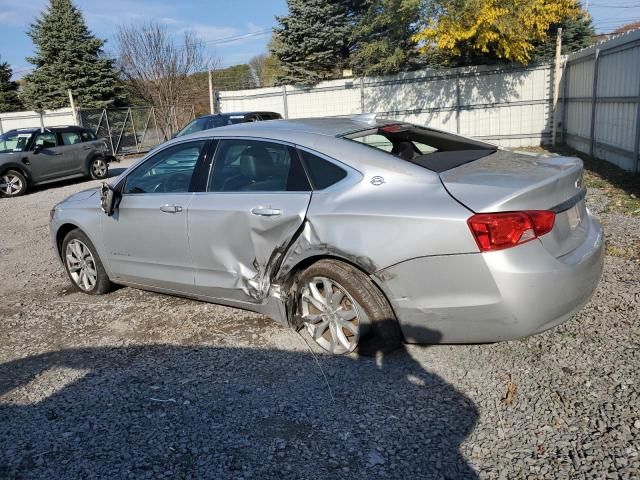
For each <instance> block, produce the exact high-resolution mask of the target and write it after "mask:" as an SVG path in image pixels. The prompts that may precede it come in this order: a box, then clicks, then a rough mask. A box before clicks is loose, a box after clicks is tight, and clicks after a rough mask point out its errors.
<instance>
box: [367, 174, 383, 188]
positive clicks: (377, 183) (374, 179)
mask: <svg viewBox="0 0 640 480" xmlns="http://www.w3.org/2000/svg"><path fill="white" fill-rule="evenodd" d="M383 183H386V182H385V181H384V177H380V176H376V177H372V178H371V185H375V186H376V187H379V186H380V185H382V184H383Z"/></svg>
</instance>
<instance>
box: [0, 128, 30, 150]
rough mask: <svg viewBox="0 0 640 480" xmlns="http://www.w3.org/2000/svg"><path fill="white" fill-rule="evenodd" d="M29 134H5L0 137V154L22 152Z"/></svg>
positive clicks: (27, 141)
mask: <svg viewBox="0 0 640 480" xmlns="http://www.w3.org/2000/svg"><path fill="white" fill-rule="evenodd" d="M29 138H31V133H20V132H7V133H3V134H2V135H0V153H10V152H24V151H25V150H26V148H27V143H29Z"/></svg>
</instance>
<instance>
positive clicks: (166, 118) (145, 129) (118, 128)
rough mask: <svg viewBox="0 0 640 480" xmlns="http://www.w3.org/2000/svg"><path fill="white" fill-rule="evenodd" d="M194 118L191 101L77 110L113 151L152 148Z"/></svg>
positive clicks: (81, 121)
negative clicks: (187, 102)
mask: <svg viewBox="0 0 640 480" xmlns="http://www.w3.org/2000/svg"><path fill="white" fill-rule="evenodd" d="M194 118H195V109H194V107H193V106H192V105H184V106H174V105H171V106H168V107H129V108H113V109H87V110H80V111H79V112H78V122H79V123H80V125H81V126H83V127H86V128H90V129H91V130H93V131H94V132H95V133H96V135H97V136H98V137H99V138H105V139H106V140H107V144H108V145H109V147H110V148H111V152H112V153H113V154H114V155H128V154H133V153H142V152H146V151H149V150H150V149H152V148H153V147H155V146H156V145H159V144H160V143H162V142H165V141H167V140H169V139H170V138H171V137H173V135H174V134H175V133H176V132H178V131H179V130H180V129H181V128H182V127H184V126H185V125H186V124H187V123H188V122H190V121H191V120H193V119H194Z"/></svg>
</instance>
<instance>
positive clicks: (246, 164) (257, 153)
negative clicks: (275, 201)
mask: <svg viewBox="0 0 640 480" xmlns="http://www.w3.org/2000/svg"><path fill="white" fill-rule="evenodd" d="M239 160H240V174H239V175H237V176H234V177H232V178H230V179H229V180H227V181H226V182H225V183H224V188H223V190H224V191H238V190H240V191H249V190H254V191H258V190H266V191H268V190H274V189H277V187H278V185H277V184H278V181H277V178H276V177H277V175H276V174H277V171H276V170H277V169H276V166H275V163H274V161H273V158H271V155H270V154H269V152H268V151H267V149H266V148H263V147H249V148H247V149H246V150H245V151H243V152H242V154H241V155H240V159H239Z"/></svg>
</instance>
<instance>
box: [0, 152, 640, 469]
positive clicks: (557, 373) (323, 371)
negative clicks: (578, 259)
mask: <svg viewBox="0 0 640 480" xmlns="http://www.w3.org/2000/svg"><path fill="white" fill-rule="evenodd" d="M122 166H126V164H123V165H122ZM117 167H120V165H116V168H117ZM94 184H95V183H88V182H77V183H65V184H57V185H54V186H52V187H49V188H46V189H44V188H43V189H38V190H37V191H34V192H31V193H30V194H28V195H27V196H25V197H22V198H18V199H10V200H7V199H2V200H1V201H0V219H1V224H2V227H0V298H1V302H0V326H1V332H2V338H1V339H0V478H43V479H51V478H65V479H66V478H95V477H102V478H133V477H135V478H160V477H167V478H238V479H239V478H261V479H262V478H278V479H280V478H345V477H354V478H452V479H460V478H535V479H538V478H567V479H569V478H570V479H579V478H593V479H602V478H627V479H632V478H636V479H637V478H640V473H639V472H640V398H639V396H638V395H639V391H640V374H639V373H638V366H639V365H640V325H639V320H640V314H639V309H638V305H639V303H640V288H639V279H640V260H639V259H638V258H633V256H632V255H620V256H607V259H606V264H605V271H604V276H603V279H602V282H601V284H600V286H599V288H598V290H597V292H596V294H595V296H594V298H593V300H592V302H591V303H590V304H589V305H588V306H587V307H586V308H585V309H584V310H583V311H581V312H580V313H579V314H577V315H576V316H575V317H574V318H573V319H572V320H570V321H568V322H567V323H565V324H563V325H562V326H560V327H558V328H555V329H553V330H551V331H548V332H546V333H544V334H541V335H537V336H535V337H531V338H528V339H524V340H520V341H512V342H503V343H499V344H493V345H470V346H409V347H407V348H406V349H405V350H403V351H399V352H397V353H394V354H392V355H388V356H385V357H378V358H374V359H371V358H364V359H363V358H360V359H358V358H355V357H341V358H334V357H331V356H328V355H325V354H323V353H322V352H320V351H319V350H318V349H316V348H315V347H314V348H313V349H310V347H308V346H307V344H306V343H305V341H304V339H303V337H300V336H299V335H297V334H295V333H293V332H291V331H289V330H287V329H284V328H281V327H279V326H277V325H276V324H274V323H273V322H272V321H270V320H268V319H266V318H264V317H262V316H259V315H255V314H252V313H247V312H243V311H240V310H234V309H230V308H225V307H219V306H215V305H208V304H204V303H198V302H193V301H189V300H184V299H179V298H172V297H167V296H163V295H157V294H153V293H146V292H141V291H137V290H133V289H130V288H120V289H118V290H116V291H114V292H112V293H110V294H109V295H106V296H101V297H89V296H85V295H82V294H79V293H72V292H71V291H70V289H69V284H68V281H67V279H66V277H65V276H64V275H63V273H62V268H61V267H60V266H59V264H58V263H57V261H56V260H55V258H54V255H53V252H52V250H51V248H50V246H49V245H50V244H49V239H48V232H47V221H48V212H49V209H50V208H51V206H52V205H53V204H54V203H55V202H57V201H59V200H61V199H63V198H64V197H66V196H67V195H69V194H71V193H73V192H75V191H78V190H82V189H85V188H87V187H89V186H91V185H94ZM588 200H589V205H590V207H591V209H592V210H593V211H594V212H596V214H598V215H599V216H600V217H601V218H602V220H603V222H604V223H605V225H606V228H607V235H608V241H609V244H610V246H616V245H617V246H619V247H621V248H620V249H617V250H616V249H614V250H613V251H615V252H627V251H629V249H625V246H626V245H627V244H633V242H636V244H637V242H639V241H640V218H639V217H631V216H620V215H618V214H616V213H615V210H611V209H609V208H607V201H608V200H607V196H606V195H605V194H603V192H601V191H597V190H596V191H592V192H590V194H589V198H588ZM631 251H632V250H631ZM541 301H544V299H541Z"/></svg>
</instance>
